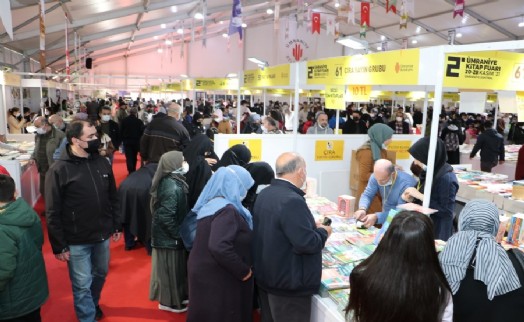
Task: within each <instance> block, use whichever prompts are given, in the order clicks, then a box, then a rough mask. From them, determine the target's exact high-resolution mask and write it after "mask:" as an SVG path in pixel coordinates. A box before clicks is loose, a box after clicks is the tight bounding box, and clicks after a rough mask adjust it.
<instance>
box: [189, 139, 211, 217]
mask: <svg viewBox="0 0 524 322" xmlns="http://www.w3.org/2000/svg"><path fill="white" fill-rule="evenodd" d="M184 158H185V160H186V161H187V163H188V164H189V171H188V172H187V173H186V182H187V185H188V186H189V188H188V190H189V192H188V194H187V204H188V209H191V208H193V206H194V205H195V203H196V201H197V199H198V196H200V193H201V192H202V190H203V189H204V186H205V185H206V183H207V181H208V180H209V178H211V175H212V174H213V171H212V170H211V165H214V164H215V163H216V162H217V160H218V157H217V156H216V154H215V152H214V151H213V142H211V140H210V139H209V138H208V137H207V136H206V135H204V134H197V135H196V136H195V137H193V139H191V142H190V143H189V145H188V146H187V147H186V148H185V149H184Z"/></svg>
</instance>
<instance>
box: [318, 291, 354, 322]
mask: <svg viewBox="0 0 524 322" xmlns="http://www.w3.org/2000/svg"><path fill="white" fill-rule="evenodd" d="M345 321H346V320H345V319H344V317H343V316H342V315H341V314H340V312H339V311H338V309H337V305H336V304H335V302H333V301H332V300H331V299H330V298H327V297H320V295H313V298H312V300H311V322H345Z"/></svg>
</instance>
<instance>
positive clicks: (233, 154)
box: [213, 144, 251, 171]
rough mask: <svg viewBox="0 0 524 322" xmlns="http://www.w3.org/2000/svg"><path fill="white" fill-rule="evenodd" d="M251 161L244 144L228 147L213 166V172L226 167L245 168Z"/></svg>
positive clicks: (249, 152) (249, 153)
mask: <svg viewBox="0 0 524 322" xmlns="http://www.w3.org/2000/svg"><path fill="white" fill-rule="evenodd" d="M249 161H251V151H249V149H248V148H247V146H245V145H244V144H236V145H233V146H232V147H230V148H229V149H228V150H226V152H224V154H223V155H222V157H221V158H220V161H218V162H217V163H216V164H215V165H214V166H213V171H216V170H217V169H218V168H220V167H227V166H228V165H239V166H242V167H245V166H246V165H247V164H248V163H249Z"/></svg>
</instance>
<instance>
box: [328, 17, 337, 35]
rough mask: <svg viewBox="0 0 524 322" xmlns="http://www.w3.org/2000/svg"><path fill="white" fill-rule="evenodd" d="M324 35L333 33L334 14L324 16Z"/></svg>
mask: <svg viewBox="0 0 524 322" xmlns="http://www.w3.org/2000/svg"><path fill="white" fill-rule="evenodd" d="M326 35H335V16H332V15H327V16H326Z"/></svg>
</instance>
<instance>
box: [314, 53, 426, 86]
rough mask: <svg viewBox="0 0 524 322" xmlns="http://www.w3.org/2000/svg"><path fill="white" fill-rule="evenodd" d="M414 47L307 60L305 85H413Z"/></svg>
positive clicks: (415, 81) (416, 56)
mask: <svg viewBox="0 0 524 322" xmlns="http://www.w3.org/2000/svg"><path fill="white" fill-rule="evenodd" d="M419 55H420V52H419V50H418V49H407V50H396V51H388V52H383V53H382V52H381V53H375V54H367V55H356V56H345V57H334V58H329V59H322V60H313V61H308V62H307V84H308V85H324V84H332V85H350V84H351V85H352V84H359V85H375V84H376V85H415V84H418V71H419V66H418V64H419Z"/></svg>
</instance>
